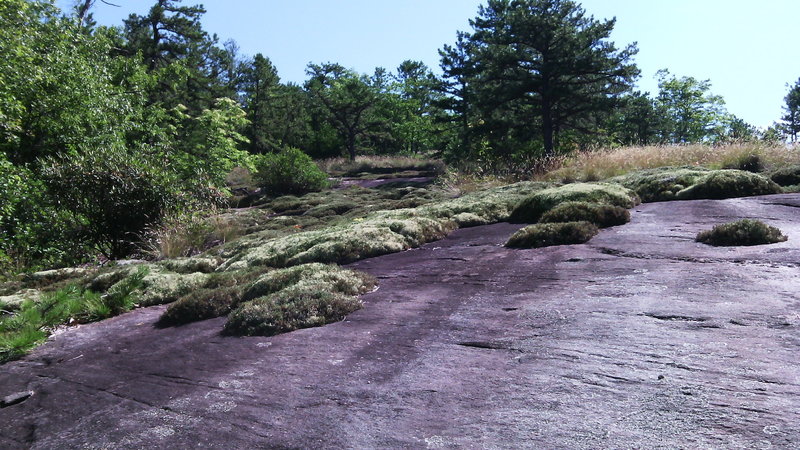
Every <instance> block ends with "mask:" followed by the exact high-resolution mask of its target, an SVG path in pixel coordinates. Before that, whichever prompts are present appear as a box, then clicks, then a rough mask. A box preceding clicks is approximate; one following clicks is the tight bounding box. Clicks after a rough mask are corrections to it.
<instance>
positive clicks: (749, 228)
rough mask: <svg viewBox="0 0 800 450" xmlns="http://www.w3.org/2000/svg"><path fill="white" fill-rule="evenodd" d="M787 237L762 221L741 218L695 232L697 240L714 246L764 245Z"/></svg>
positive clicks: (782, 240) (784, 239) (781, 240)
mask: <svg viewBox="0 0 800 450" xmlns="http://www.w3.org/2000/svg"><path fill="white" fill-rule="evenodd" d="M787 239H788V238H787V237H786V236H784V235H783V233H781V230H779V229H777V228H775V227H773V226H769V225H767V224H765V223H764V222H761V221H759V220H753V219H742V220H738V221H736V222H730V223H725V224H722V225H717V226H715V227H714V228H713V229H711V230H707V231H701V232H700V233H698V234H697V238H696V240H697V242H702V243H704V244H708V245H714V246H739V245H764V244H775V243H778V242H784V241H786V240H787Z"/></svg>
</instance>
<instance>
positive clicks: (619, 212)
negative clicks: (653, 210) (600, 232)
mask: <svg viewBox="0 0 800 450" xmlns="http://www.w3.org/2000/svg"><path fill="white" fill-rule="evenodd" d="M630 220H631V214H630V212H628V210H627V209H625V208H623V207H621V206H614V205H606V204H599V203H589V202H566V203H561V204H560V205H558V206H556V207H555V208H553V209H551V210H550V211H547V212H546V213H544V215H543V216H542V218H541V219H540V220H539V222H541V223H558V222H590V223H593V224H595V225H597V226H598V227H600V228H606V227H613V226H617V225H624V224H626V223H628V222H630Z"/></svg>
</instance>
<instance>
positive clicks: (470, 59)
mask: <svg viewBox="0 0 800 450" xmlns="http://www.w3.org/2000/svg"><path fill="white" fill-rule="evenodd" d="M478 14H479V15H478V17H476V18H475V19H474V20H472V21H471V22H470V23H471V25H472V27H473V28H474V32H473V33H471V34H469V33H460V34H459V41H458V44H457V46H456V47H455V48H453V47H450V46H446V47H445V48H444V49H443V50H442V51H441V52H440V54H441V55H442V68H443V69H444V72H445V76H446V77H447V79H448V80H449V81H450V83H449V86H448V90H449V91H450V92H451V93H452V94H454V96H455V97H456V98H460V103H457V104H456V105H454V106H455V108H456V109H458V113H459V114H460V115H461V116H462V117H461V119H462V120H461V126H462V135H463V136H464V137H465V138H466V139H467V140H468V141H472V142H470V144H471V145H468V146H467V147H473V148H474V149H477V148H479V147H481V146H483V145H484V143H485V144H488V147H489V148H490V149H491V150H490V152H489V153H496V152H501V153H503V154H504V155H510V154H512V153H514V152H516V151H517V150H519V149H520V148H524V147H525V146H526V145H528V143H529V142H531V141H536V144H537V145H535V146H529V148H528V149H526V150H527V153H533V152H536V151H537V150H538V151H540V152H543V153H544V154H545V155H547V156H552V155H553V154H554V153H555V150H556V143H557V141H559V140H563V141H575V140H578V139H576V138H577V137H579V136H580V135H582V134H585V133H586V132H587V131H588V130H590V129H595V128H596V126H595V122H596V121H597V118H598V116H602V115H604V114H607V111H608V109H609V108H610V107H612V106H613V104H614V98H615V97H617V96H618V95H619V94H621V93H623V92H625V91H626V90H628V89H629V88H630V86H631V84H632V83H633V80H634V79H635V77H636V76H637V75H638V73H639V71H638V69H637V68H636V66H635V65H634V64H633V63H632V62H631V59H632V57H633V56H634V55H635V54H636V52H637V49H636V46H635V45H630V46H628V47H626V48H625V49H622V50H618V49H617V48H616V46H615V45H614V43H613V42H611V41H610V40H609V37H610V35H611V31H612V30H613V28H614V24H615V21H614V20H613V19H612V20H607V21H599V20H595V19H594V18H593V17H591V16H587V15H586V12H585V10H584V9H583V8H582V7H581V6H580V5H579V4H578V3H576V2H573V1H569V0H558V1H551V0H520V1H511V0H491V1H489V2H488V4H487V5H486V6H481V7H480V9H479V12H478ZM537 128H538V131H539V134H538V135H536V134H533V133H531V131H533V130H536V129H537ZM573 137H574V138H573ZM481 141H483V142H481Z"/></svg>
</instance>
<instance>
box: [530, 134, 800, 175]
mask: <svg viewBox="0 0 800 450" xmlns="http://www.w3.org/2000/svg"><path fill="white" fill-rule="evenodd" d="M753 156H756V157H758V159H759V160H760V162H761V164H762V165H763V168H764V169H765V170H773V169H776V168H779V167H784V166H788V165H792V164H800V151H798V150H796V149H791V148H787V147H786V146H782V145H774V144H767V143H761V142H752V143H738V144H730V145H722V146H710V145H701V144H693V145H681V146H649V147H624V148H618V149H613V150H596V151H591V152H584V153H578V154H576V155H574V156H571V157H569V158H565V159H564V160H563V162H562V164H561V167H559V168H557V169H555V170H553V171H550V172H548V173H547V174H545V175H543V176H542V177H541V178H542V179H544V180H548V181H562V182H573V181H598V180H604V179H607V178H611V177H615V176H618V175H624V174H626V173H629V172H633V171H636V170H641V169H654V168H658V167H675V166H701V167H706V168H709V169H723V168H731V169H738V168H741V167H740V166H741V165H742V164H744V163H747V162H748V161H750V160H751V159H752V158H753Z"/></svg>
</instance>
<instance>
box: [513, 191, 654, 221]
mask: <svg viewBox="0 0 800 450" xmlns="http://www.w3.org/2000/svg"><path fill="white" fill-rule="evenodd" d="M571 201H582V202H591V203H607V204H611V205H614V206H619V207H622V208H632V207H634V206H635V205H637V204H638V203H639V197H638V196H637V195H636V194H635V193H634V192H633V191H631V190H629V189H626V188H624V187H622V186H621V185H619V184H610V183H597V184H590V183H575V184H568V185H564V186H561V187H556V188H549V189H544V190H541V191H539V192H536V193H534V194H532V195H531V196H529V197H527V198H526V199H524V200H523V201H522V202H520V203H519V205H518V206H517V207H516V208H514V210H513V212H512V213H511V216H510V217H509V221H510V222H513V223H533V222H537V221H539V219H540V218H541V217H542V215H543V214H544V213H546V212H547V211H549V210H551V209H552V208H554V207H556V206H558V205H559V204H561V203H565V202H571Z"/></svg>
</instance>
